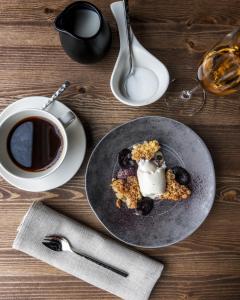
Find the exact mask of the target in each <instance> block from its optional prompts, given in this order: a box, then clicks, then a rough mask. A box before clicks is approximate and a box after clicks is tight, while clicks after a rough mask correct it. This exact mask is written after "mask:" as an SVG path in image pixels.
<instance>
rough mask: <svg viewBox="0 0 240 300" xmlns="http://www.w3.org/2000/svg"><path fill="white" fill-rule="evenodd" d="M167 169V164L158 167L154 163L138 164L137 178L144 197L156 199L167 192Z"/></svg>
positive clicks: (146, 161) (145, 161) (144, 161)
mask: <svg viewBox="0 0 240 300" xmlns="http://www.w3.org/2000/svg"><path fill="white" fill-rule="evenodd" d="M165 169H166V165H165V163H163V165H162V166H161V167H158V166H157V165H156V164H155V163H154V162H153V161H149V160H140V161H139V162H138V169H137V178H138V183H139V187H140V191H141V193H142V195H143V196H144V197H149V198H151V199H155V198H157V197H159V196H160V195H162V194H163V193H164V192H165V190H166V178H165Z"/></svg>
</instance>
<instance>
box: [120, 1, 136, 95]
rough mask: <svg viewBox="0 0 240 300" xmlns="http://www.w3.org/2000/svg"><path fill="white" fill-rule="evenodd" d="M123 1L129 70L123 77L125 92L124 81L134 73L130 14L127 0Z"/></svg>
mask: <svg viewBox="0 0 240 300" xmlns="http://www.w3.org/2000/svg"><path fill="white" fill-rule="evenodd" d="M123 3H124V13H125V25H126V33H127V44H128V56H129V70H128V72H127V74H126V77H125V79H124V88H125V92H126V93H128V92H127V88H126V82H127V80H128V79H129V77H131V76H132V75H133V73H134V66H133V52H132V37H131V26H130V16H129V6H128V0H123Z"/></svg>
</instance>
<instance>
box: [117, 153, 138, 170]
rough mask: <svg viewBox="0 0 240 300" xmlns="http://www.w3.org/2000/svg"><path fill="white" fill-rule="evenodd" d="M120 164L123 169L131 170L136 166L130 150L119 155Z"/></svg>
mask: <svg viewBox="0 0 240 300" xmlns="http://www.w3.org/2000/svg"><path fill="white" fill-rule="evenodd" d="M118 163H119V166H120V167H121V168H124V169H126V168H129V167H134V166H136V162H135V161H133V160H132V152H131V150H129V149H127V148H126V149H123V150H121V151H120V152H119V154H118Z"/></svg>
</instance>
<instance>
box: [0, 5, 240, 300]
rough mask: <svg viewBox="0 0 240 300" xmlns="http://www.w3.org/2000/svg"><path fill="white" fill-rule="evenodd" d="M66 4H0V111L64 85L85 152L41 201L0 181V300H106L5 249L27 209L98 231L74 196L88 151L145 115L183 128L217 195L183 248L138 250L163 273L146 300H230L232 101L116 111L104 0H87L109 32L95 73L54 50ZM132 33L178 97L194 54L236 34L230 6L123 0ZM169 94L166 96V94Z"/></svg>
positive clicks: (236, 202)
mask: <svg viewBox="0 0 240 300" xmlns="http://www.w3.org/2000/svg"><path fill="white" fill-rule="evenodd" d="M70 2H71V1H67V0H52V1H48V0H38V1H37V0H22V1H21V0H11V1H9V0H1V2H0V24H1V26H0V65H1V67H0V87H1V88H0V99H1V101H0V109H1V110H2V109H4V108H5V107H6V106H7V105H9V104H11V103H13V102H14V101H16V100H18V99H20V98H22V97H26V96H31V95H51V93H52V92H53V91H54V90H55V89H56V88H57V87H58V86H59V85H60V84H61V83H62V82H63V80H65V79H68V80H70V82H71V83H72V85H71V87H70V88H69V90H68V92H66V94H65V95H64V98H62V101H63V102H64V103H65V104H67V105H68V106H69V107H70V108H71V109H73V110H74V111H75V112H76V113H77V115H78V116H79V117H80V119H81V120H82V122H83V124H84V127H85V130H86V132H87V139H88V151H87V155H86V158H85V161H84V163H83V165H82V167H81V169H80V170H79V172H78V174H77V175H76V176H75V177H74V178H73V179H72V180H70V182H68V183H67V184H65V185H64V186H62V187H60V188H57V189H55V190H52V191H49V192H44V193H28V192H24V191H20V190H18V189H16V188H14V187H12V186H10V185H9V184H8V183H6V182H5V181H4V180H3V179H1V181H0V299H2V300H9V299H11V300H12V299H17V300H20V299H22V300H30V299H46V300H51V299H66V300H71V299H84V300H85V299H86V300H87V299H116V297H114V296H112V295H110V294H108V293H107V292H104V291H101V290H99V289H97V288H96V287H93V286H90V285H89V284H87V283H85V282H82V281H80V280H78V279H76V278H74V277H72V276H70V275H67V274H65V273H63V272H61V271H59V270H57V269H55V268H53V267H51V266H48V265H47V264H45V263H42V262H40V261H38V260H36V259H34V258H32V257H29V256H27V255H25V254H23V253H20V252H17V251H14V250H12V249H11V245H12V242H13V240H14V237H15V235H16V229H17V226H18V225H19V223H20V221H21V219H22V217H23V215H24V214H25V212H26V211H27V209H28V207H29V206H30V204H31V203H32V202H33V201H35V200H45V201H46V202H47V203H48V204H50V205H51V206H52V207H54V208H56V209H57V210H59V211H61V212H64V213H65V214H67V215H69V216H70V217H73V218H75V219H77V220H80V221H82V222H84V223H86V224H88V225H89V226H91V227H93V228H95V229H97V230H99V231H102V232H106V230H105V229H104V228H103V226H102V225H101V224H100V223H99V222H98V220H97V219H96V217H95V215H94V214H93V212H92V211H91V209H90V207H89V205H88V202H87V200H86V196H85V192H84V173H85V168H86V163H87V161H88V158H89V154H90V153H91V151H92V149H93V147H94V146H95V145H96V143H97V142H98V141H99V139H100V138H101V137H103V136H104V135H105V134H106V133H107V132H108V131H109V130H110V129H112V128H114V127H115V126H117V125H119V124H122V123H124V122H126V121H129V120H132V119H134V118H137V117H140V116H146V115H159V116H168V117H172V118H174V119H177V120H179V121H181V122H183V123H185V124H187V125H189V126H190V127H191V128H193V129H194V130H195V131H196V132H197V133H198V134H199V135H200V136H201V137H202V138H203V139H204V141H205V142H206V144H207V146H208V147H209V149H210V151H211V153H212V156H213V160H214V163H215V167H216V176H217V193H216V200H215V203H214V206H213V209H212V211H211V213H210V215H209V217H208V218H207V220H206V222H205V223H204V224H203V225H202V226H201V227H200V229H199V230H197V232H195V233H194V234H193V235H192V236H191V237H189V238H187V239H186V240H185V241H183V242H180V243H177V244H176V245H174V246H171V247H167V248H165V249H159V250H143V252H144V253H146V254H147V255H149V256H151V257H153V258H155V259H158V260H161V261H162V262H163V263H164V264H165V270H164V272H163V276H162V278H161V280H159V282H158V283H157V285H156V287H155V289H154V291H153V293H152V297H151V299H164V300H178V299H182V300H183V299H191V300H193V299H201V300H205V299H208V300H209V299H211V300H212V299H214V300H215V299H216V300H235V299H236V300H237V299H240V184H239V180H240V154H239V151H240V117H239V116H240V115H239V112H240V101H239V95H236V96H229V97H225V98H217V97H215V96H212V95H209V96H208V101H207V104H206V106H205V108H204V110H203V111H202V112H201V113H199V114H198V115H196V116H195V117H180V116H178V115H177V114H175V113H172V112H170V111H169V110H168V109H167V108H166V107H165V106H164V105H163V102H162V101H161V100H160V101H158V102H156V103H155V104H153V105H149V106H146V107H143V108H132V107H128V106H125V105H123V104H121V103H120V102H118V101H117V100H116V99H115V98H114V96H113V95H112V93H111V90H110V87H109V80H110V75H111V72H112V69H113V66H114V63H115V60H116V57H117V53H118V49H119V40H118V36H117V29H116V24H115V22H114V20H113V17H112V15H111V11H110V8H109V4H110V3H111V1H110V0H102V1H101V0H94V1H93V2H94V4H96V5H97V6H98V7H99V8H100V9H101V10H102V12H103V13H104V15H105V16H106V18H107V19H108V20H109V22H110V24H111V28H112V30H113V44H112V48H111V50H110V52H109V54H108V55H107V57H106V58H105V59H104V60H103V61H102V62H100V63H99V64H96V65H90V66H84V65H80V64H78V63H76V62H74V61H72V60H71V59H70V58H68V57H67V56H66V55H65V53H64V51H63V50H62V48H61V46H60V43H59V38H58V34H57V32H56V31H55V30H54V28H53V20H54V18H55V16H56V15H57V14H58V13H59V12H60V11H61V10H62V9H63V8H64V7H65V6H66V5H67V4H69V3H70ZM130 2H131V3H130V7H131V12H132V23H133V28H134V31H135V33H136V35H137V37H138V38H139V40H140V41H141V42H142V44H143V45H144V46H145V47H146V48H148V49H149V50H150V51H151V52H152V53H153V54H154V55H155V56H156V57H158V58H160V59H161V60H162V61H163V62H164V63H165V64H166V65H167V67H168V69H169V71H170V73H171V76H172V77H174V78H178V79H179V81H178V84H179V90H180V89H181V88H183V87H186V85H187V84H190V83H192V79H193V78H194V77H195V73H196V68H197V65H198V62H199V60H200V58H201V56H202V55H203V53H204V52H205V51H206V50H207V49H208V48H209V47H210V46H211V45H213V44H214V43H215V42H216V41H217V40H218V39H219V38H221V37H222V36H223V35H224V34H225V33H227V32H230V31H231V30H232V29H233V28H234V27H235V26H237V25H240V5H239V4H240V2H239V1H237V0H231V1H227V0H218V1H217V0H192V1H190V0H183V1H173V0H169V1H159V0H148V1H144V0H138V1H137V0H132V1H130ZM171 91H172V93H173V90H172V88H171V87H170V89H169V92H170V93H171Z"/></svg>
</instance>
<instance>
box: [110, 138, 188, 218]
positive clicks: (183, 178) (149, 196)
mask: <svg viewBox="0 0 240 300" xmlns="http://www.w3.org/2000/svg"><path fill="white" fill-rule="evenodd" d="M160 149H161V146H160V144H159V142H158V141H157V140H151V141H145V142H144V143H142V144H136V145H133V147H132V149H123V150H121V151H120V152H119V154H118V165H119V169H118V172H117V175H116V178H113V179H112V184H111V186H112V189H113V191H114V192H115V194H116V198H117V200H116V207H118V208H120V207H121V206H122V203H125V204H126V206H127V208H130V209H135V210H136V213H137V214H141V215H147V214H148V213H149V212H150V211H151V210H152V208H153V206H154V201H156V200H171V201H180V200H185V199H188V198H189V197H190V195H191V190H190V188H189V186H188V185H189V183H190V180H191V178H190V175H189V173H188V172H187V171H186V170H185V169H184V168H182V167H178V166H177V167H173V168H171V169H167V167H166V163H165V160H164V157H163V154H162V152H161V150H160Z"/></svg>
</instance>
